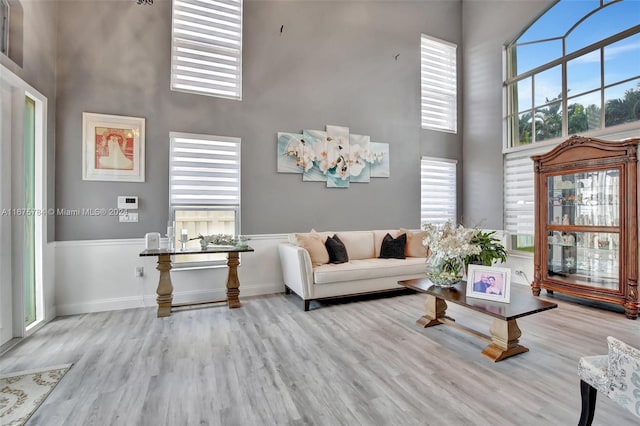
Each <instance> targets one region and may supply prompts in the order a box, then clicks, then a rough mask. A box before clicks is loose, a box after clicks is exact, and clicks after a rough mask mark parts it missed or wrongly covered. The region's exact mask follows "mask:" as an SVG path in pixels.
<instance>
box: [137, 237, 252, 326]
mask: <svg viewBox="0 0 640 426" xmlns="http://www.w3.org/2000/svg"><path fill="white" fill-rule="evenodd" d="M252 251H254V250H253V249H252V248H251V247H249V246H244V247H236V246H212V247H207V248H206V249H184V250H181V249H175V250H167V249H149V250H144V251H142V252H141V253H140V256H157V257H158V266H157V267H156V269H157V270H158V271H160V279H159V280H158V289H157V290H156V293H157V294H158V297H157V298H156V301H157V302H158V318H160V317H167V316H170V315H171V308H178V307H183V306H195V305H206V304H210V303H219V302H226V303H227V305H228V306H229V308H239V307H240V299H239V296H240V281H239V280H238V265H239V264H240V256H239V255H240V253H247V252H252ZM213 253H227V266H228V267H229V272H228V274H227V297H226V299H221V300H207V301H202V302H193V303H179V304H174V303H173V285H172V284H171V269H172V266H171V256H179V255H185V254H213Z"/></svg>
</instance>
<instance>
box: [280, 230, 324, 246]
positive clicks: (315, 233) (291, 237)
mask: <svg viewBox="0 0 640 426" xmlns="http://www.w3.org/2000/svg"><path fill="white" fill-rule="evenodd" d="M333 234H334V232H318V231H316V230H315V229H311V231H309V232H305V233H296V234H288V235H287V240H288V241H289V242H290V243H291V244H295V245H297V246H300V247H302V244H300V243H299V242H298V235H303V236H310V235H313V236H315V237H319V238H320V239H321V240H322V243H323V244H324V242H325V241H326V240H327V238H329V237H330V236H332V235H333Z"/></svg>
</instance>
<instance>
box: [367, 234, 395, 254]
mask: <svg viewBox="0 0 640 426" xmlns="http://www.w3.org/2000/svg"><path fill="white" fill-rule="evenodd" d="M387 234H389V235H391V236H392V237H393V238H396V237H397V236H398V235H400V234H401V232H400V231H398V230H397V229H386V230H377V231H373V248H374V255H373V256H372V257H380V247H382V240H383V239H384V237H385V236H386V235H387Z"/></svg>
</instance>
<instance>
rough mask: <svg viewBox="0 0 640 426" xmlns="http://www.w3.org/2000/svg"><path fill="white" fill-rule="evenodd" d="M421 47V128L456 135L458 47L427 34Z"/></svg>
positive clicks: (423, 36)
mask: <svg viewBox="0 0 640 426" xmlns="http://www.w3.org/2000/svg"><path fill="white" fill-rule="evenodd" d="M420 44H421V48H420V87H421V89H422V97H421V99H422V102H421V104H422V115H421V116H422V128H423V129H432V130H440V131H444V132H452V133H456V132H457V130H458V118H457V89H456V88H457V85H456V82H457V78H456V75H457V69H456V68H457V65H456V50H457V46H456V45H455V44H453V43H449V42H446V41H443V40H439V39H437V38H434V37H429V36H427V35H425V34H422V37H421V43H420Z"/></svg>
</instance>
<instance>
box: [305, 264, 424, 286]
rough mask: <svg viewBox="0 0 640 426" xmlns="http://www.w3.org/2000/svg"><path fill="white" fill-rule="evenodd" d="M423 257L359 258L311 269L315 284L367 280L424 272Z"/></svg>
mask: <svg viewBox="0 0 640 426" xmlns="http://www.w3.org/2000/svg"><path fill="white" fill-rule="evenodd" d="M424 271H425V262H424V259H423V258H418V257H413V258H409V257H408V258H406V259H360V260H351V261H349V262H347V263H341V264H338V265H336V264H333V263H327V264H326V265H321V266H318V267H317V268H314V269H313V281H314V283H315V284H319V285H322V284H330V283H337V282H341V281H356V280H367V279H373V278H384V277H395V276H403V275H416V274H421V273H424Z"/></svg>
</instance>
